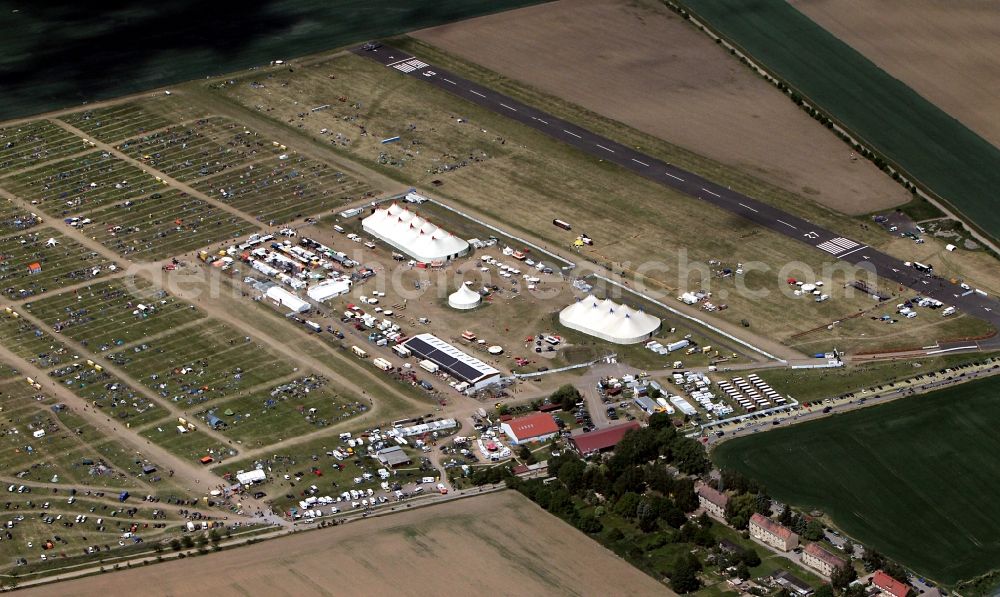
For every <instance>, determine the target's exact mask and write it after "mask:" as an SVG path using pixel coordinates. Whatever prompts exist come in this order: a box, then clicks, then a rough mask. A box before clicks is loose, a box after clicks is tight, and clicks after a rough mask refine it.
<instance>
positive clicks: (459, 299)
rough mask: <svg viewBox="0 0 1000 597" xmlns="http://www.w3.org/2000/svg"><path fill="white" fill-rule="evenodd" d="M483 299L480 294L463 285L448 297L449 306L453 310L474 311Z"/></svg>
mask: <svg viewBox="0 0 1000 597" xmlns="http://www.w3.org/2000/svg"><path fill="white" fill-rule="evenodd" d="M482 298H483V297H481V296H479V293H478V292H476V291H475V290H472V289H471V288H469V287H468V286H466V285H465V284H462V285H461V286H459V287H458V290H456V291H455V292H453V293H451V295H450V296H449V297H448V306H450V307H451V308H452V309H472V308H475V307H476V306H477V305H479V302H480V301H482Z"/></svg>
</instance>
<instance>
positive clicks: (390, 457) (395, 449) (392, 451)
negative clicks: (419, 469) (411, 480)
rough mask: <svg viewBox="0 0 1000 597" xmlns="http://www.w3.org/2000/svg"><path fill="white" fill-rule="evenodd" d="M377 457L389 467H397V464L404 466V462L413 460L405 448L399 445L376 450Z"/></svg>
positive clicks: (408, 462)
mask: <svg viewBox="0 0 1000 597" xmlns="http://www.w3.org/2000/svg"><path fill="white" fill-rule="evenodd" d="M375 458H378V461H379V462H381V463H382V464H383V465H385V466H388V467H389V468H395V467H397V466H403V465H404V464H410V462H412V460H411V459H410V457H409V456H407V454H406V452H404V451H403V448H400V447H399V446H392V447H391V448H385V449H382V450H379V451H378V452H375Z"/></svg>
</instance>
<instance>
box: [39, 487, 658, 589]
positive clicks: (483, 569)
mask: <svg viewBox="0 0 1000 597" xmlns="http://www.w3.org/2000/svg"><path fill="white" fill-rule="evenodd" d="M136 587H150V588H151V587H156V589H155V592H156V593H158V594H162V595H237V594H238V595H282V594H284V595H400V596H403V595H428V594H440V595H462V594H465V595H471V594H483V593H486V594H491V595H557V594H558V595H593V594H612V593H613V594H617V595H653V594H657V595H664V594H671V593H670V591H669V590H668V589H667V588H666V587H664V586H663V585H660V584H659V583H657V582H656V581H655V580H653V579H652V578H650V577H648V576H646V575H645V574H643V573H642V572H639V571H638V570H637V569H635V568H633V567H632V566H630V565H629V564H628V563H626V562H625V561H624V560H621V559H619V558H618V557H617V556H615V555H614V554H612V553H611V552H610V551H608V550H606V549H604V548H603V547H601V546H600V545H598V543H597V542H595V541H592V540H591V539H589V538H587V537H585V536H584V535H582V534H581V533H579V532H578V531H576V530H575V529H573V528H572V527H570V526H569V525H567V524H565V523H564V522H562V521H561V520H559V519H558V518H556V517H554V516H551V515H549V514H548V513H546V512H545V511H543V510H541V509H540V508H538V507H537V506H535V505H534V504H532V503H531V502H529V501H528V500H527V499H526V498H524V497H522V496H521V495H520V494H517V493H515V492H513V491H504V492H500V493H497V494H491V495H486V496H481V497H480V496H477V497H474V498H469V499H463V500H458V501H454V502H449V503H447V504H443V505H438V506H433V507H429V508H425V509H421V510H420V511H419V512H417V511H413V512H405V513H401V514H395V515H392V516H386V517H380V518H375V519H371V520H365V521H360V522H354V523H350V524H348V525H345V526H341V527H336V528H331V529H324V530H318V531H312V532H307V533H303V534H299V535H293V536H290V537H282V538H280V539H275V540H273V541H267V542H266V543H263V544H257V545H252V546H249V547H243V548H238V549H233V550H232V551H224V552H222V553H218V554H211V555H208V556H204V557H197V558H194V559H186V560H180V561H174V562H169V563H165V564H158V565H154V566H149V567H144V568H141V569H138V568H136V569H132V570H125V571H120V572H116V573H112V574H107V575H102V576H92V577H88V578H84V579H80V580H73V581H68V582H66V583H63V584H59V585H57V586H56V587H52V586H45V587H39V588H36V589H28V590H26V591H25V592H24V595H36V594H37V595H42V594H46V595H49V594H52V592H53V590H55V592H57V593H59V594H66V595H78V596H81V597H83V596H87V595H94V596H98V595H108V594H126V593H128V592H133V591H134V590H135V588H136Z"/></svg>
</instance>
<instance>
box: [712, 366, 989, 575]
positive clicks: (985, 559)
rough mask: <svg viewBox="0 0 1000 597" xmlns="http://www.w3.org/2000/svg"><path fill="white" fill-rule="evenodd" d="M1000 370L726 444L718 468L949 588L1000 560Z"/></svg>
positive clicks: (718, 453)
mask: <svg viewBox="0 0 1000 597" xmlns="http://www.w3.org/2000/svg"><path fill="white" fill-rule="evenodd" d="M998 395H1000V377H996V376H995V377H993V378H990V379H986V380H980V381H976V382H971V383H968V384H964V385H961V386H957V387H955V388H950V389H947V390H941V391H938V392H934V393H931V394H927V395H924V396H917V397H913V398H907V399H903V400H897V401H895V402H892V403H890V404H886V405H884V406H877V407H872V408H868V409H863V410H859V411H854V412H852V413H847V414H843V415H838V416H835V417H831V418H827V419H822V420H819V421H815V422H811V423H804V424H801V425H795V426H793V427H788V428H785V429H778V430H774V431H769V432H767V433H761V434H758V435H752V436H748V437H743V438H739V439H734V440H731V441H728V442H725V443H724V444H722V445H721V446H719V448H718V449H717V450H716V451H715V453H714V458H715V461H716V463H717V464H718V465H720V466H722V467H726V468H731V469H735V470H738V471H740V472H742V473H744V474H746V475H748V476H750V477H753V478H755V479H758V480H760V481H761V482H763V483H764V484H765V486H766V487H767V489H768V490H769V491H770V492H771V493H772V494H773V495H774V497H775V498H776V499H779V500H782V501H787V502H789V503H792V504H795V505H798V506H803V507H807V508H810V509H812V508H817V509H820V510H822V511H824V512H826V513H827V514H828V515H830V517H831V518H832V519H833V520H834V521H835V523H836V524H837V525H838V526H839V527H840V528H842V529H843V530H844V531H846V532H847V533H848V534H849V535H850V536H852V537H854V538H855V539H857V540H859V541H861V542H863V543H864V544H866V545H870V546H873V547H875V548H876V549H878V550H879V551H881V552H883V553H885V554H887V555H888V556H889V557H891V558H893V559H896V560H898V561H899V562H901V563H902V564H904V565H906V566H909V567H911V568H913V569H914V570H915V571H917V572H918V573H920V574H921V575H925V576H928V577H930V578H933V579H935V580H937V581H939V582H942V583H945V584H948V585H953V584H955V583H957V582H958V581H960V580H963V579H969V578H971V577H974V576H977V575H979V574H982V573H984V572H986V571H988V570H990V569H993V568H998V567H1000V516H997V512H996V510H995V509H994V507H995V504H996V496H997V495H1000V459H998V458H997V454H1000V433H997V427H996V421H997V420H1000V400H998V399H997V398H998Z"/></svg>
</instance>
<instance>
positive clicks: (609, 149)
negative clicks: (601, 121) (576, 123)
mask: <svg viewBox="0 0 1000 597" xmlns="http://www.w3.org/2000/svg"><path fill="white" fill-rule="evenodd" d="M594 145H596V146H598V147H600V148H601V149H603V150H604V151H610V152H611V153H614V152H615V150H614V149H611V148H609V147H605V146H603V145H601V144H600V143H594Z"/></svg>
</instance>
